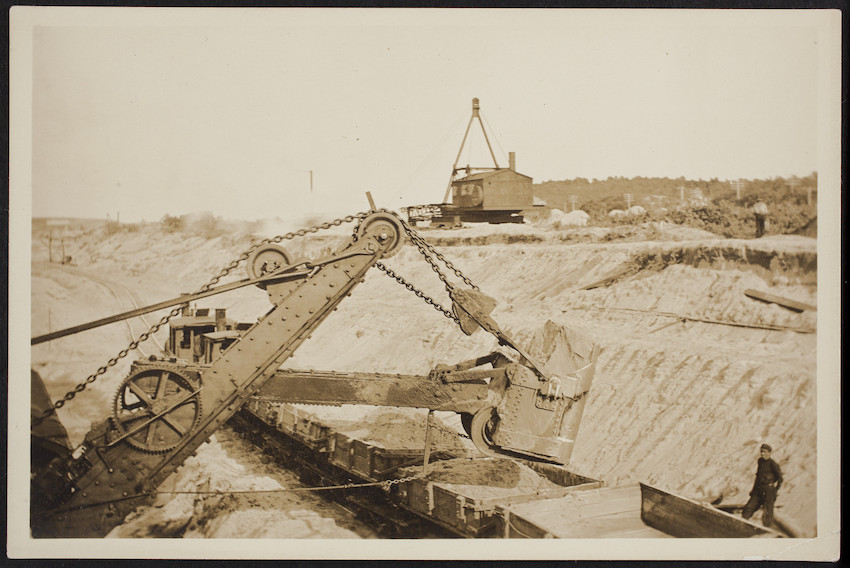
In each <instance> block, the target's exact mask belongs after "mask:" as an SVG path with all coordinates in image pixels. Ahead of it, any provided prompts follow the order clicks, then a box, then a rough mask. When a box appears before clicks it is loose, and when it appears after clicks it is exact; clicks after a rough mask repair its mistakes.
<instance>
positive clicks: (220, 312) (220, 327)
mask: <svg viewBox="0 0 850 568" xmlns="http://www.w3.org/2000/svg"><path fill="white" fill-rule="evenodd" d="M226 311H227V310H225V309H224V308H216V309H215V330H216V331H224V330H225V327H226V326H227V319H226V318H225V315H224V314H225V312H226Z"/></svg>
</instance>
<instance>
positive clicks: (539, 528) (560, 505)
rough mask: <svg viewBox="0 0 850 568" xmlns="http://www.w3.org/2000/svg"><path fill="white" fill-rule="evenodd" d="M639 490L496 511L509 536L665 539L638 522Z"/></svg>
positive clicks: (582, 494)
mask: <svg viewBox="0 0 850 568" xmlns="http://www.w3.org/2000/svg"><path fill="white" fill-rule="evenodd" d="M640 494H641V493H640V487H639V486H638V485H637V484H635V485H627V486H619V487H606V488H601V489H589V490H586V491H576V492H575V493H573V494H572V495H569V496H567V497H562V498H560V499H552V500H548V501H537V502H533V503H524V504H522V505H510V506H504V507H500V509H501V514H502V516H507V518H508V520H509V521H510V523H511V526H510V527H508V529H520V530H519V531H517V530H510V534H511V535H512V536H523V535H522V534H518V532H522V533H525V534H526V535H546V534H549V535H552V536H554V537H555V538H666V537H669V536H670V535H668V534H665V533H663V532H661V531H659V530H658V529H655V528H653V527H650V526H647V525H646V524H644V522H643V521H642V519H641V514H640V513H641V511H640Z"/></svg>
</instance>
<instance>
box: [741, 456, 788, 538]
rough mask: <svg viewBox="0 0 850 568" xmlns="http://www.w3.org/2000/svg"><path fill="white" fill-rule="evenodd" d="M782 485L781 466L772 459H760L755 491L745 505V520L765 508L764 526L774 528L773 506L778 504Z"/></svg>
mask: <svg viewBox="0 0 850 568" xmlns="http://www.w3.org/2000/svg"><path fill="white" fill-rule="evenodd" d="M781 485H782V471H781V470H780V469H779V464H777V463H776V462H775V461H773V460H772V459H770V458H767V459H764V458H759V461H758V467H757V468H756V481H755V483H754V484H753V490H752V491H750V500H749V501H747V504H746V505H744V511H743V512H742V513H741V515H742V516H743V517H744V518H745V519H749V518H750V517H752V516H753V513H755V512H756V511H758V510H759V509H761V508H762V507H764V513H762V524H764V525H765V526H768V527H769V526H772V525H773V524H774V523H773V504H774V503H775V502H776V493H777V491H779V487H780V486H781Z"/></svg>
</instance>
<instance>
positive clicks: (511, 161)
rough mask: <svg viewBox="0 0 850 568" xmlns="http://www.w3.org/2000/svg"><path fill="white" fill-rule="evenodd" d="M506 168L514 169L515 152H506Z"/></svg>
mask: <svg viewBox="0 0 850 568" xmlns="http://www.w3.org/2000/svg"><path fill="white" fill-rule="evenodd" d="M508 168H510V169H511V170H513V171H516V152H508Z"/></svg>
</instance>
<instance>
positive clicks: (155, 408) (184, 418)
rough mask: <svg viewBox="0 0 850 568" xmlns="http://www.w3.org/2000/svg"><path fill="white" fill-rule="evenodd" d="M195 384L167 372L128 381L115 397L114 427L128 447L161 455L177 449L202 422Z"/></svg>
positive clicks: (153, 370) (156, 371) (145, 373)
mask: <svg viewBox="0 0 850 568" xmlns="http://www.w3.org/2000/svg"><path fill="white" fill-rule="evenodd" d="M198 391H199V388H198V386H197V383H196V381H194V380H192V379H190V378H189V377H188V376H186V375H184V374H183V373H181V372H179V371H177V370H175V369H170V368H149V369H145V370H144V371H141V372H139V373H136V374H134V375H130V376H129V377H127V378H126V379H125V380H124V382H123V383H121V386H120V387H119V388H118V392H117V393H116V395H115V404H114V409H113V416H112V418H113V424H114V425H115V427H116V429H117V430H118V431H119V433H120V435H121V436H126V438H125V440H126V441H127V443H129V444H130V445H131V446H133V447H135V448H137V449H139V450H142V451H144V452H150V453H162V452H167V451H168V450H170V449H172V448H174V447H175V446H177V444H178V443H180V441H181V440H182V439H183V438H185V437H186V436H187V435H189V433H190V432H191V431H192V430H194V429H195V427H196V426H197V425H198V423H199V422H200V418H201V398H200V395H199V393H198Z"/></svg>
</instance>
